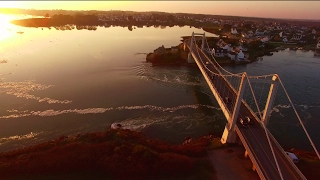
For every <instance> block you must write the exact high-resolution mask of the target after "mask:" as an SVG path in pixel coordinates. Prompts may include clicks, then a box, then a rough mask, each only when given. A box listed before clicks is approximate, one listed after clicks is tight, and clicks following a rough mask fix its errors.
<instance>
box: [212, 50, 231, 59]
mask: <svg viewBox="0 0 320 180" xmlns="http://www.w3.org/2000/svg"><path fill="white" fill-rule="evenodd" d="M212 51H214V57H225V56H227V55H228V51H227V50H226V49H223V48H216V49H212Z"/></svg>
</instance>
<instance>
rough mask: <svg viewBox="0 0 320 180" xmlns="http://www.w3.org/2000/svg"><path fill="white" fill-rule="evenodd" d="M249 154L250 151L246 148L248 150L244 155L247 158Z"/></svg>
mask: <svg viewBox="0 0 320 180" xmlns="http://www.w3.org/2000/svg"><path fill="white" fill-rule="evenodd" d="M248 156H249V153H248V151H247V150H246V151H245V152H244V157H245V158H248Z"/></svg>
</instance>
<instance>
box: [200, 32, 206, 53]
mask: <svg viewBox="0 0 320 180" xmlns="http://www.w3.org/2000/svg"><path fill="white" fill-rule="evenodd" d="M205 42H206V34H205V33H203V35H202V43H201V50H202V51H204V45H205Z"/></svg>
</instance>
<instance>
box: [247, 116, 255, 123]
mask: <svg viewBox="0 0 320 180" xmlns="http://www.w3.org/2000/svg"><path fill="white" fill-rule="evenodd" d="M245 119H247V121H248V124H250V125H253V124H254V122H253V121H254V120H253V119H252V118H250V117H249V116H246V117H245Z"/></svg>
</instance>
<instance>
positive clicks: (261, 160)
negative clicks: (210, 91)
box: [188, 43, 305, 180]
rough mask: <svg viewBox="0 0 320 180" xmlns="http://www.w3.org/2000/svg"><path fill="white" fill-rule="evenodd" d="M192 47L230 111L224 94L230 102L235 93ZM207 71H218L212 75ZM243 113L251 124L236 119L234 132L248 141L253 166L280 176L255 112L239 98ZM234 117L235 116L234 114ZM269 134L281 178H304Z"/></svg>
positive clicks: (269, 176) (266, 174)
mask: <svg viewBox="0 0 320 180" xmlns="http://www.w3.org/2000/svg"><path fill="white" fill-rule="evenodd" d="M189 44H190V43H189ZM188 47H189V46H188ZM192 47H193V49H192V50H191V51H192V52H193V57H194V58H195V60H196V61H197V60H198V62H199V64H198V66H201V67H199V68H202V69H203V70H204V72H202V73H205V74H204V75H205V76H207V77H208V78H209V81H210V82H208V83H211V84H212V85H213V87H214V88H215V89H216V91H217V92H218V94H219V95H220V98H221V99H222V100H223V101H224V104H225V105H226V108H227V109H228V111H229V114H230V115H231V114H232V111H233V104H232V103H230V102H229V100H227V99H226V98H225V97H228V98H229V99H230V100H231V102H233V101H235V99H236V97H237V94H236V92H235V91H234V90H233V89H232V88H231V87H230V85H229V84H228V83H227V82H226V81H227V80H226V79H225V78H224V77H223V76H221V75H222V74H221V73H220V72H219V70H218V69H217V67H216V66H214V65H213V64H212V63H210V62H209V61H210V59H209V58H208V57H207V56H206V55H205V53H204V52H203V51H202V50H201V49H200V48H199V47H198V46H197V45H196V44H193V46H192ZM189 48H190V47H189ZM207 62H209V63H207ZM210 71H211V72H214V73H216V74H221V75H212V73H211V72H210ZM245 116H248V117H250V118H251V119H252V120H254V124H255V125H251V126H249V127H248V128H242V126H241V124H240V123H239V122H237V125H236V126H237V127H236V130H237V133H238V135H239V136H242V137H244V139H245V142H242V143H246V144H247V145H248V147H249V149H250V151H249V152H252V155H253V158H254V159H255V160H256V162H257V164H256V166H258V167H257V168H260V169H261V171H262V173H263V175H264V177H265V178H266V179H270V180H277V179H281V176H280V173H279V171H278V168H277V165H276V162H275V160H274V157H273V155H272V151H271V148H270V146H269V142H268V139H267V136H266V132H265V130H264V128H263V127H262V125H260V123H259V122H258V120H257V119H256V118H255V116H253V115H252V111H250V110H249V108H248V107H247V106H245V104H244V103H243V102H241V106H240V110H239V117H245ZM236 118H237V119H238V117H236ZM269 137H270V141H271V143H272V147H273V151H274V154H275V156H276V159H277V162H278V165H279V167H280V171H281V173H282V176H283V179H284V180H295V179H297V180H298V179H305V177H304V176H303V175H302V173H301V172H300V171H299V170H298V169H297V168H296V167H295V165H294V164H292V162H290V161H291V160H290V159H288V158H287V157H286V154H285V153H283V149H282V148H281V147H279V146H278V145H277V142H276V140H275V139H274V138H273V136H272V135H271V134H269Z"/></svg>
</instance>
